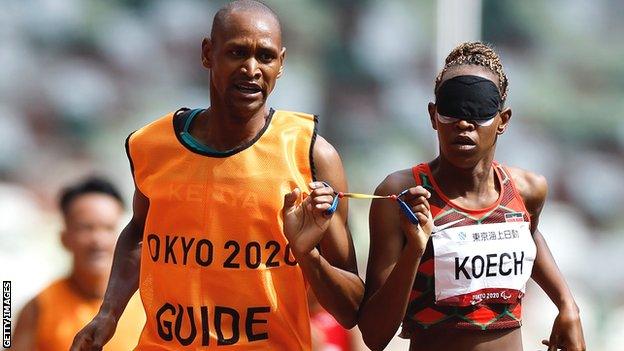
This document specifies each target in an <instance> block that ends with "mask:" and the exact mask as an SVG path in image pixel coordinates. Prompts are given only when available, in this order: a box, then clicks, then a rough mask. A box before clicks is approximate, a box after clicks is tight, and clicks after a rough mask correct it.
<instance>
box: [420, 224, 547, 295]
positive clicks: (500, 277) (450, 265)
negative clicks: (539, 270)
mask: <svg viewBox="0 0 624 351" xmlns="http://www.w3.org/2000/svg"><path fill="white" fill-rule="evenodd" d="M431 239H432V241H433V252H434V267H435V268H434V272H435V300H436V304H438V305H453V306H469V305H476V304H479V303H506V304H511V303H515V302H517V301H518V300H519V299H520V298H521V297H522V296H523V295H524V291H525V286H526V282H527V280H529V278H530V277H531V271H532V269H533V261H535V255H536V251H537V250H536V247H535V242H534V241H533V237H532V236H531V231H530V230H529V222H505V223H491V224H477V225H469V226H463V227H454V228H446V229H443V230H440V231H438V232H435V233H433V234H432V235H431Z"/></svg>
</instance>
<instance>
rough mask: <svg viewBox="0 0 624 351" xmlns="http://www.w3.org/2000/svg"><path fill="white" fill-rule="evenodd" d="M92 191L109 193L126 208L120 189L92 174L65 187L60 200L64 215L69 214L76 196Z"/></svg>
mask: <svg viewBox="0 0 624 351" xmlns="http://www.w3.org/2000/svg"><path fill="white" fill-rule="evenodd" d="M92 193H96V194H104V195H109V196H111V197H112V198H113V199H115V200H117V202H119V204H120V205H121V207H122V208H125V203H124V201H123V199H122V197H121V195H120V193H119V190H117V188H116V187H115V186H114V185H113V184H112V183H111V182H109V181H108V180H106V179H104V178H101V177H97V176H91V177H88V178H86V179H84V180H82V181H80V182H78V183H75V184H72V185H69V186H67V187H65V188H63V190H62V191H61V196H60V201H59V205H60V207H61V211H62V212H63V215H67V213H68V211H69V206H70V205H71V203H72V202H73V201H74V200H75V199H76V198H78V197H79V196H81V195H85V194H92Z"/></svg>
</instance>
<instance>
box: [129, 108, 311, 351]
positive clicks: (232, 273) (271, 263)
mask: <svg viewBox="0 0 624 351" xmlns="http://www.w3.org/2000/svg"><path fill="white" fill-rule="evenodd" d="M180 112H183V110H181V111H179V112H178V113H175V114H174V113H171V114H168V115H166V116H164V117H162V118H160V119H158V120H156V121H154V122H153V123H151V124H149V125H147V126H145V127H143V128H141V129H140V130H138V131H136V132H135V133H133V134H132V135H131V136H130V137H129V139H128V142H127V148H128V154H129V157H130V161H131V164H132V167H133V172H134V178H135V182H136V185H137V187H138V189H139V190H140V191H141V192H142V193H143V194H144V195H145V196H147V198H148V199H149V212H148V215H147V221H146V224H145V231H144V234H143V248H142V255H141V276H140V291H141V298H142V301H143V305H144V307H145V311H146V314H147V323H146V327H145V329H144V330H143V333H142V334H141V339H140V342H139V346H138V347H137V349H136V350H220V349H229V350H288V351H293V350H309V349H310V325H309V314H308V307H307V301H306V283H305V281H304V278H303V274H302V271H301V269H300V267H299V266H298V265H297V263H296V262H295V261H294V259H293V256H292V254H291V253H290V250H289V246H288V242H287V240H286V238H285V236H284V233H283V229H282V218H281V209H282V207H283V196H284V194H286V193H287V192H290V191H291V190H292V189H294V188H295V187H299V188H300V189H307V184H308V183H309V182H310V181H312V178H313V175H312V172H313V170H312V167H311V160H310V155H311V153H310V152H311V147H312V145H313V143H314V138H315V136H316V118H315V116H313V115H308V114H302V113H295V112H285V111H273V110H271V113H270V115H269V116H268V119H267V122H266V124H265V127H264V128H263V129H262V130H261V131H260V132H259V134H258V135H257V137H256V138H255V139H254V140H252V141H251V142H250V143H249V144H248V145H244V146H242V147H240V148H238V149H235V150H232V151H231V152H228V153H227V154H210V153H205V152H201V151H198V150H197V149H194V148H192V147H190V146H189V144H188V143H186V142H183V138H182V134H184V133H183V131H181V130H180V129H179V128H178V127H176V126H177V124H176V121H178V118H181V117H182V116H183V115H184V114H183V113H180ZM187 126H188V125H187ZM187 137H188V135H187ZM228 345H229V347H227V346H228Z"/></svg>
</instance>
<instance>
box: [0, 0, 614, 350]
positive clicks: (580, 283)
mask: <svg viewBox="0 0 624 351" xmlns="http://www.w3.org/2000/svg"><path fill="white" fill-rule="evenodd" d="M224 3H225V1H205V0H204V1H200V0H178V1H165V0H160V1H147V0H127V1H122V0H115V1H113V0H109V1H97V0H2V1H1V2H0V145H1V146H0V245H1V246H0V249H1V250H0V275H1V277H2V279H4V280H8V279H10V280H13V298H14V314H15V315H16V314H17V311H18V310H19V308H20V306H21V304H23V303H24V302H25V301H26V300H27V299H28V298H30V297H32V295H33V294H34V293H35V292H36V291H37V290H38V289H40V288H41V287H43V286H44V285H46V284H47V283H48V282H49V281H51V280H52V279H53V278H55V277H58V276H59V275H62V274H63V273H65V272H66V270H67V268H68V264H69V262H68V258H67V257H66V253H65V252H64V251H63V250H62V248H61V245H60V242H59V238H58V231H59V230H60V218H59V215H58V211H57V209H56V201H57V198H56V196H57V193H58V191H59V189H60V188H61V187H62V186H63V185H65V184H67V183H68V182H71V181H74V180H77V179H80V178H82V177H84V176H85V175H88V174H93V173H96V174H101V175H105V176H107V177H110V178H111V179H112V180H113V181H114V182H115V183H116V184H118V185H119V186H120V187H121V188H122V189H123V191H124V194H125V196H126V198H127V199H130V197H131V193H132V180H131V176H130V171H129V166H128V162H127V160H126V156H125V151H124V146H123V145H124V140H125V138H126V136H127V135H128V134H129V133H130V132H131V131H133V130H135V129H137V128H139V127H141V126H142V125H144V124H145V123H147V122H148V121H151V120H153V119H155V118H157V117H159V116H161V115H164V114H166V113H168V112H170V111H173V110H176V109H178V108H179V107H182V106H187V107H205V106H207V105H209V96H208V74H207V72H206V71H205V70H204V69H203V68H202V66H201V63H200V44H201V39H202V37H203V36H204V35H206V33H208V32H209V29H210V25H211V20H212V16H213V15H214V13H215V12H216V10H217V9H218V8H219V7H220V6H221V5H223V4H224ZM266 3H267V4H268V5H270V6H272V7H273V8H274V9H275V11H276V12H277V13H278V15H279V16H280V18H281V20H282V23H283V27H284V35H285V46H286V47H287V60H286V70H285V75H284V77H283V78H282V79H280V81H279V82H278V85H277V89H276V91H275V92H274V94H273V95H272V97H271V100H270V103H271V106H274V107H276V108H280V109H289V110H299V111H304V112H310V113H316V114H319V115H320V120H321V122H320V126H321V134H322V135H323V136H324V137H325V138H326V139H328V140H329V141H330V142H331V143H332V144H333V145H334V146H335V147H336V148H337V149H338V151H339V152H340V154H341V156H342V159H343V162H344V165H345V168H346V172H347V176H348V178H349V181H350V188H351V190H352V191H357V192H372V191H373V190H374V189H375V187H376V185H377V184H378V183H379V182H380V181H381V180H382V179H383V178H384V177H385V175H386V174H388V173H390V172H392V171H394V170H396V169H400V168H407V167H410V166H411V165H414V164H416V163H419V162H423V161H428V160H430V159H431V158H433V157H435V155H436V152H437V144H436V136H435V134H434V131H433V130H432V129H431V127H430V125H429V121H428V117H427V110H426V107H427V103H428V102H429V101H431V100H432V98H433V81H434V78H435V76H436V74H437V72H438V71H439V69H440V68H441V67H442V63H443V59H444V57H445V56H446V54H448V52H449V51H450V50H451V49H452V47H454V46H455V44H457V43H459V42H460V41H464V40H479V39H480V40H484V41H486V42H489V43H491V44H493V45H494V47H495V49H496V50H497V51H498V52H499V54H500V55H501V56H502V60H503V64H504V66H505V69H506V71H507V75H508V77H509V80H510V92H509V98H508V103H507V104H508V106H510V107H511V108H512V110H513V119H512V123H511V127H510V129H509V130H508V132H507V133H506V134H505V135H503V137H502V138H500V139H499V145H498V150H497V159H498V160H499V161H500V162H503V163H506V164H509V165H515V166H519V167H522V168H526V169H529V170H532V171H535V172H537V173H540V174H543V175H545V176H546V177H547V179H548V182H549V186H550V193H549V200H548V202H547V204H546V207H545V209H544V212H543V214H542V220H541V223H540V226H541V229H542V232H543V233H544V236H545V237H546V239H547V241H548V242H549V245H550V246H551V249H552V251H553V254H554V256H555V258H556V259H557V261H558V263H559V265H560V267H561V269H562V271H563V272H564V274H565V276H566V278H567V279H568V281H569V284H570V285H571V287H572V289H573V292H574V294H575V296H576V298H577V300H578V304H579V306H580V308H581V316H582V319H583V323H584V327H585V333H586V340H587V344H588V349H590V350H621V349H622V348H624V308H623V307H624V299H623V298H622V296H624V270H623V269H622V268H621V267H622V264H621V262H620V258H621V253H622V252H624V216H623V215H622V214H623V213H624V187H623V186H621V179H624V157H623V156H624V120H623V119H622V116H623V114H624V112H622V111H624V98H623V95H624V61H623V60H622V58H623V57H624V41H622V40H621V38H622V37H624V21H622V13H624V2H622V1H620V0H595V1H588V0H568V1H563V0H552V1H533V0H530V1H511V0H483V1H477V0H440V1H416V0H388V1H373V0H368V1H366V0H365V1H350V0H335V1H330V0H267V1H266ZM368 207H369V202H366V201H362V200H355V201H352V202H351V212H350V225H351V229H352V233H353V236H354V239H355V242H356V247H357V253H358V263H359V266H360V273H361V275H362V276H363V275H364V273H365V267H366V259H367V254H368V224H367V220H368ZM525 301H526V302H525V306H526V308H525V313H524V320H525V324H524V327H523V333H524V340H525V349H527V350H535V349H544V347H540V346H539V345H540V340H541V339H542V338H547V337H548V334H549V332H550V326H551V324H552V321H553V318H554V316H555V315H556V310H555V308H554V306H553V305H552V304H550V302H549V301H548V299H547V297H546V296H545V295H544V294H543V293H542V292H541V291H540V290H539V288H537V287H535V286H534V285H532V284H531V285H530V286H529V287H528V296H527V298H526V300H525ZM406 347H407V346H406V343H405V342H402V341H399V340H395V341H393V343H392V344H391V346H389V349H390V350H405V349H406Z"/></svg>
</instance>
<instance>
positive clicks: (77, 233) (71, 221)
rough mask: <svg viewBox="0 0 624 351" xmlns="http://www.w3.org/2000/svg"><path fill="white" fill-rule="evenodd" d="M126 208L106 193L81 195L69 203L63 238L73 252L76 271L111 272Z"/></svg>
mask: <svg viewBox="0 0 624 351" xmlns="http://www.w3.org/2000/svg"><path fill="white" fill-rule="evenodd" d="M122 215H123V209H122V207H121V205H120V204H119V202H118V201H117V200H116V199H114V198H113V197H111V196H109V195H106V194H99V193H91V194H84V195H80V196H78V197H77V198H75V199H74V200H73V201H72V202H71V203H70V205H69V208H68V211H67V214H66V216H65V226H66V228H65V231H64V232H63V234H62V241H63V244H64V245H65V247H66V248H67V249H68V250H69V251H70V252H71V253H72V255H73V258H74V265H75V267H74V268H75V270H77V271H81V272H88V273H91V274H108V273H109V272H110V269H111V265H112V261H113V252H114V250H115V243H116V241H117V234H119V224H120V221H121V218H122Z"/></svg>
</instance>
